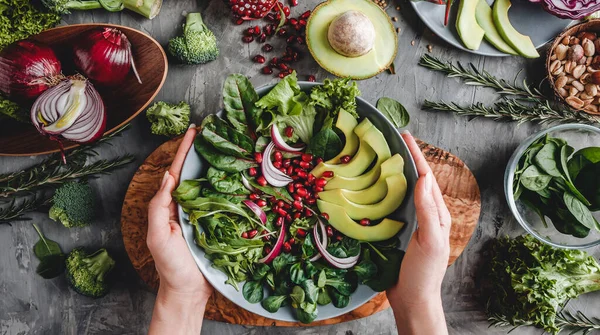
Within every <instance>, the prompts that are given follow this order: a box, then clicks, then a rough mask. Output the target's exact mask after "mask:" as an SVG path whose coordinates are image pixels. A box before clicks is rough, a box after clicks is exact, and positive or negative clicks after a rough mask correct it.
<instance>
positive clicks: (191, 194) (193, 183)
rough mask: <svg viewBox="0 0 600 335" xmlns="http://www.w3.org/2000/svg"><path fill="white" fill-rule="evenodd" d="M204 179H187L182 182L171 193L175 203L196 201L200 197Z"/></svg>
mask: <svg viewBox="0 0 600 335" xmlns="http://www.w3.org/2000/svg"><path fill="white" fill-rule="evenodd" d="M204 181H206V179H204V178H202V179H188V180H184V181H182V182H181V183H180V184H179V186H177V188H176V189H175V191H173V193H171V196H173V199H175V201H176V202H182V201H186V200H192V199H196V198H197V197H198V196H200V191H201V190H202V182H204Z"/></svg>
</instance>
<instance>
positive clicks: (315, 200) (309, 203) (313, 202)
mask: <svg viewBox="0 0 600 335" xmlns="http://www.w3.org/2000/svg"><path fill="white" fill-rule="evenodd" d="M316 203H317V199H315V198H310V199H306V204H307V205H310V206H312V205H314V204H316Z"/></svg>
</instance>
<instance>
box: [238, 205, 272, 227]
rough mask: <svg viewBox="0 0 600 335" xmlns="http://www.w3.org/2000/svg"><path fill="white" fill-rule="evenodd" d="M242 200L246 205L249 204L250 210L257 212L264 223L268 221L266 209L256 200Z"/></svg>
mask: <svg viewBox="0 0 600 335" xmlns="http://www.w3.org/2000/svg"><path fill="white" fill-rule="evenodd" d="M242 202H243V203H244V205H246V206H248V208H250V210H251V211H252V212H253V213H254V214H256V216H258V218H259V219H260V222H262V224H263V225H264V224H266V223H267V214H265V211H263V210H262V208H260V207H259V206H258V205H257V204H256V203H255V202H254V201H252V200H244V201H242Z"/></svg>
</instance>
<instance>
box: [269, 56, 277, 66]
mask: <svg viewBox="0 0 600 335" xmlns="http://www.w3.org/2000/svg"><path fill="white" fill-rule="evenodd" d="M278 63H279V58H277V57H273V58H271V60H270V61H269V65H270V66H273V67H275V66H277V64H278Z"/></svg>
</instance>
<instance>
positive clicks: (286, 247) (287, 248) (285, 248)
mask: <svg viewBox="0 0 600 335" xmlns="http://www.w3.org/2000/svg"><path fill="white" fill-rule="evenodd" d="M283 251H284V252H286V253H289V252H291V251H292V246H291V244H289V243H288V242H285V243H284V244H283Z"/></svg>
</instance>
